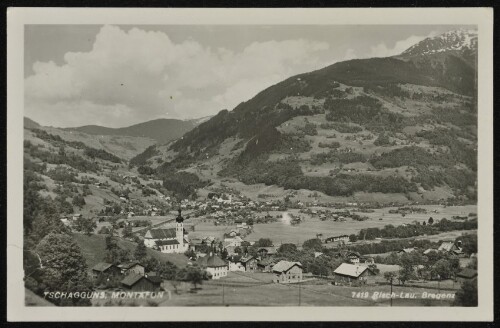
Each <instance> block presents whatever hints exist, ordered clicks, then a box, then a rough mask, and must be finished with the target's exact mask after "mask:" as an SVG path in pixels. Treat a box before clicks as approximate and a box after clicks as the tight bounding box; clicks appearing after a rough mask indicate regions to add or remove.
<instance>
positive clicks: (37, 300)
mask: <svg viewBox="0 0 500 328" xmlns="http://www.w3.org/2000/svg"><path fill="white" fill-rule="evenodd" d="M24 301H25V304H26V306H55V305H54V304H52V303H50V302H49V301H47V300H46V299H44V298H43V297H40V296H38V295H37V294H35V293H33V292H32V291H31V290H29V289H27V288H25V289H24Z"/></svg>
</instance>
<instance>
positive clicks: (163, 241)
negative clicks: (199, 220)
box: [144, 209, 189, 254]
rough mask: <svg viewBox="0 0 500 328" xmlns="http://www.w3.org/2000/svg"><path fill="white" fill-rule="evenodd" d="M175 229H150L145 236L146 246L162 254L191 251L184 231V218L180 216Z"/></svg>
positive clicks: (176, 220)
mask: <svg viewBox="0 0 500 328" xmlns="http://www.w3.org/2000/svg"><path fill="white" fill-rule="evenodd" d="M175 222H176V223H175V228H166V229H165V228H163V229H150V230H148V231H147V232H146V234H145V235H144V245H146V246H147V247H149V248H157V249H159V250H160V251H161V252H162V253H169V254H172V253H177V254H178V253H185V252H186V251H187V250H188V249H189V241H188V240H187V238H186V236H185V235H187V232H186V230H184V218H183V217H182V216H181V210H180V209H179V215H178V216H177V218H176V219H175Z"/></svg>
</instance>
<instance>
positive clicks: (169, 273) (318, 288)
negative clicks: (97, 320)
mask: <svg viewBox="0 0 500 328" xmlns="http://www.w3.org/2000/svg"><path fill="white" fill-rule="evenodd" d="M89 10H90V13H91V12H92V11H91V10H92V9H87V11H89ZM116 10H117V11H119V9H116ZM123 10H125V9H123ZM129 10H130V9H129ZM170 10H171V11H175V10H174V9H170ZM415 10H416V13H417V9H415ZM428 10H429V11H432V10H431V9H428ZM436 10H437V9H436ZM463 10H464V14H463V15H462V16H457V19H456V20H454V21H453V22H450V20H449V19H443V20H441V21H440V20H439V19H435V18H432V17H435V16H432V15H430V18H429V19H432V21H430V22H425V21H422V22H421V23H420V24H419V23H416V20H415V19H414V20H411V19H410V20H408V23H406V24H405V23H401V22H399V21H398V20H396V22H395V23H391V24H387V25H385V24H384V25H382V24H380V23H376V22H375V20H373V19H367V20H366V21H363V22H361V18H357V19H358V21H356V20H354V21H352V22H351V23H345V21H344V23H342V20H339V21H340V22H341V23H337V22H331V23H325V22H324V20H322V18H321V17H323V16H321V15H320V14H321V13H319V14H318V17H319V18H318V19H319V21H318V22H317V23H315V22H314V21H311V22H309V23H307V24H306V23H304V22H301V21H298V22H297V23H295V24H294V23H293V22H291V21H290V20H286V19H285V22H284V23H279V24H278V23H273V22H272V20H266V19H265V18H263V19H262V23H261V21H259V20H258V21H257V22H256V23H252V24H248V23H246V21H245V19H243V18H242V22H241V23H240V24H238V23H237V22H235V21H234V19H232V18H228V21H227V23H221V22H223V21H224V19H225V15H223V14H221V13H219V16H215V15H214V14H213V12H211V11H210V10H205V11H203V10H199V12H200V11H201V13H200V14H199V15H200V16H201V17H209V18H211V19H212V23H210V22H208V20H207V22H205V21H203V20H201V21H195V18H194V17H196V15H194V16H193V19H192V22H191V23H189V20H177V21H175V22H173V23H172V22H169V20H168V19H165V20H163V21H162V20H159V19H157V18H154V17H158V16H154V15H152V16H151V17H153V16H154V17H153V18H151V20H150V21H148V16H147V15H142V16H141V17H142V21H139V20H137V19H130V20H129V21H124V19H123V18H121V19H118V20H113V19H112V16H110V19H109V20H108V21H99V22H95V21H93V20H88V21H84V20H78V19H76V20H75V21H74V22H73V23H72V22H70V21H68V20H67V19H63V21H62V23H61V22H57V23H50V20H48V19H47V20H37V19H34V20H33V22H30V21H27V20H24V21H23V23H22V24H18V25H19V26H18V27H16V31H17V34H15V35H14V36H13V37H11V38H10V39H9V40H8V41H9V42H11V41H12V42H11V43H9V46H13V45H12V43H14V41H13V38H14V37H17V36H19V38H21V39H18V40H16V47H20V49H21V50H22V51H20V52H19V53H18V54H19V56H16V58H15V60H16V64H13V65H12V67H14V68H13V70H15V73H12V72H11V73H12V75H9V78H10V77H11V76H14V74H15V78H14V79H12V80H9V81H13V82H12V83H11V82H9V85H8V87H9V88H10V89H9V91H8V92H9V94H8V95H9V99H11V100H12V99H14V98H15V99H16V100H18V102H17V103H16V106H11V105H10V103H9V104H8V113H9V115H10V114H11V113H14V112H15V114H12V115H15V116H16V117H17V118H16V120H17V121H15V122H16V123H15V124H19V125H18V127H17V128H16V127H14V126H13V125H10V126H9V128H10V127H12V128H13V129H11V131H10V132H9V133H11V132H12V130H14V129H16V130H17V132H12V133H16V134H15V135H14V136H13V137H11V135H10V134H9V138H10V139H9V140H8V141H9V155H8V156H9V160H10V159H12V157H17V156H20V157H19V158H17V160H16V162H11V163H14V165H10V167H9V170H11V169H12V170H14V168H12V166H16V168H15V170H16V171H15V172H16V178H15V181H12V180H13V179H14V178H13V177H14V175H12V176H11V175H10V173H9V179H11V180H10V182H9V186H10V185H11V183H12V184H16V187H15V190H14V189H10V190H12V193H11V191H10V190H9V195H8V197H10V198H9V206H11V204H12V205H13V206H15V207H16V208H17V212H16V213H19V215H20V216H19V217H17V215H16V217H13V216H12V215H10V214H9V217H8V222H9V224H10V223H11V222H13V221H16V225H18V226H19V229H17V228H16V230H15V233H16V234H15V235H14V232H13V233H12V234H10V232H9V238H12V239H10V241H9V242H8V245H16V249H15V250H13V251H12V253H9V263H11V262H10V261H11V259H12V258H13V257H14V256H15V257H16V263H18V264H15V266H16V267H17V265H19V271H16V272H19V273H20V274H19V275H18V276H17V277H16V278H15V283H16V284H17V285H16V286H18V287H16V291H15V292H16V294H18V295H16V298H17V299H19V300H21V301H20V302H22V304H20V305H19V306H20V307H22V308H24V309H27V310H26V312H29V311H40V310H41V312H43V311H45V310H49V311H51V310H52V309H54V311H55V309H57V311H61V313H63V312H62V311H64V310H65V309H68V310H69V308H73V309H78V310H80V309H85V308H91V309H92V310H95V311H100V312H99V313H106V311H108V310H110V308H116V309H119V308H123V307H126V308H127V309H126V311H127V312H130V313H133V312H135V309H138V310H140V309H141V308H153V307H164V308H167V309H165V310H162V311H163V313H170V312H165V311H169V310H168V308H169V307H175V308H176V309H177V308H189V307H191V310H189V309H188V311H189V312H190V313H191V314H192V315H194V314H195V312H193V311H194V308H192V307H196V308H197V309H198V308H200V309H202V308H203V307H210V308H213V309H215V310H217V308H221V310H222V309H224V311H230V309H232V308H241V307H246V308H249V307H259V308H261V307H266V308H269V309H270V311H273V310H272V309H273V308H275V309H285V311H288V312H290V311H291V312H294V311H296V310H298V309H302V308H312V307H315V308H321V309H323V310H325V311H326V310H328V309H330V308H335V311H337V313H338V312H342V311H346V310H347V311H349V309H350V308H358V309H359V307H363V311H365V309H369V308H373V307H376V308H377V309H382V310H383V311H386V312H383V313H392V312H394V313H399V311H400V310H398V309H402V310H403V309H405V308H409V307H413V308H420V307H426V311H432V310H439V311H448V312H443V313H448V314H450V313H452V312H451V311H456V312H457V313H460V312H463V313H468V312H467V311H469V310H470V311H478V310H479V308H480V306H483V307H486V308H485V310H492V308H493V304H492V303H491V304H488V300H489V301H491V302H492V299H491V300H490V299H489V298H487V297H486V296H488V297H489V296H491V290H486V289H491V288H490V287H488V288H486V287H487V286H492V283H493V281H492V276H491V272H490V271H489V269H484V271H483V272H482V271H481V270H482V268H483V267H482V266H485V265H489V266H490V268H491V267H492V263H491V261H492V251H493V249H492V248H489V247H491V245H492V238H493V237H492V227H493V224H492V222H493V217H492V215H493V210H492V203H491V202H490V201H491V199H490V197H491V194H492V191H493V189H492V182H491V180H492V171H490V170H491V169H492V154H491V153H492V149H490V148H491V147H492V146H491V143H492V139H491V138H492V133H490V132H491V131H492V118H493V117H492V91H491V90H492V89H491V88H492V80H491V81H490V80H488V78H487V77H488V76H490V75H488V74H491V67H492V66H489V67H490V70H489V72H487V70H484V69H482V70H480V69H479V67H488V65H492V62H490V61H489V60H490V59H491V58H492V55H493V53H492V39H491V35H492V23H491V22H492V11H491V12H490V11H488V10H487V9H485V10H484V11H480V10H479V9H473V8H469V9H463ZM73 11H75V10H74V9H73ZM82 11H83V10H82ZM167 11H168V10H167ZM219 11H220V10H219ZM248 11H249V14H250V17H251V14H252V12H251V10H248ZM266 11H270V10H266V9H261V12H262V14H266ZM331 11H332V12H333V14H335V10H334V9H331ZM468 11H469V12H468ZM41 12H42V13H43V12H44V11H41ZM146 12H147V11H146ZM272 12H274V13H276V12H279V10H276V9H275V10H274V11H272ZM282 12H283V14H284V17H286V10H285V9H282ZM375 12H377V13H378V14H382V15H383V14H384V11H383V9H379V10H375V9H373V13H375ZM34 13H38V12H36V11H35V12H34ZM370 13H371V12H368V14H370ZM418 13H419V14H418V15H423V12H422V10H420V11H418ZM182 14H183V13H182V12H179V15H180V16H178V17H185V16H188V15H184V16H182ZM236 14H237V13H235V15H236ZM238 14H241V10H240V11H238ZM346 14H350V15H351V16H352V17H356V16H355V15H353V14H354V13H353V12H349V13H346ZM389 14H390V12H389V10H387V15H388V17H392V16H390V15H389ZM418 15H416V16H417V17H418ZM35 16H36V15H35ZM55 16H56V17H58V16H57V12H56V15H55ZM227 16H228V17H232V16H231V15H227ZM268 16H272V15H268ZM268 16H263V17H268ZM372 16H373V15H372ZM424 16H425V15H423V16H422V17H424ZM16 17H19V16H15V15H12V16H11V17H9V19H11V22H12V21H14V22H15V21H16ZM26 17H28V16H26ZM47 17H49V16H48V13H47ZM85 17H87V16H85ZM98 17H102V16H98ZM120 17H121V16H120ZM214 17H219V18H218V19H220V21H219V22H217V20H214ZM293 17H295V16H293ZM306 17H314V16H313V15H306ZM460 17H464V19H463V20H460ZM466 17H469V18H470V19H465V18H466ZM368 18H369V17H368ZM41 21H43V22H41ZM487 21H489V22H490V23H491V24H490V25H488V23H487ZM480 22H481V23H480ZM485 22H486V23H485ZM480 24H485V25H480ZM12 25H14V24H12ZM13 30H14V29H13ZM11 35H12V34H11ZM481 47H483V48H481ZM479 49H486V52H485V51H484V50H483V52H482V53H481V51H480V50H479ZM9 51H10V50H9ZM11 58H12V57H9V61H10V59H11ZM481 65H486V66H481ZM18 68H19V70H18ZM9 74H10V73H9ZM480 74H486V77H485V75H482V76H483V79H481V75H480ZM14 85H15V87H16V89H15V91H12V90H13V88H11V87H12V86H14ZM481 101H483V104H484V105H481V104H482V103H481ZM11 120H14V119H13V118H12V119H11ZM481 121H482V122H481ZM12 122H14V121H9V123H8V124H11V123H12ZM480 122H481V123H480ZM12 124H14V123H12ZM481 133H485V134H486V135H485V136H483V135H482V134H481ZM13 138H16V142H15V143H14V142H11V141H12V140H14V139H13ZM488 147H489V148H488ZM21 149H22V150H21ZM485 149H486V150H485ZM10 151H13V153H10ZM481 152H482V153H481ZM12 154H14V155H12ZM482 155H484V157H482ZM490 161H491V162H490ZM12 172H14V171H12ZM481 175H485V176H486V178H484V179H482V180H481V179H479V176H481ZM21 179H22V180H21ZM21 181H22V184H21ZM488 188H491V190H490V189H488ZM14 191H15V192H17V194H16V195H15V194H14ZM14 198H15V199H16V202H15V203H14V201H12V202H11V200H12V199H14ZM482 202H483V203H482ZM14 204H15V205H14ZM481 204H485V205H484V206H482V205H481ZM18 205H19V206H18ZM9 213H10V212H9ZM10 228H11V226H9V229H10ZM9 231H11V230H9ZM18 232H19V234H17V233H18ZM14 238H15V239H14ZM8 251H10V249H8ZM11 254H15V255H11ZM486 262H488V263H486ZM9 265H10V264H9ZM12 267H14V264H12ZM486 268H488V267H486ZM16 270H17V269H16ZM9 274H10V273H9ZM16 275H17V273H16ZM9 287H10V286H9ZM482 289H485V290H484V291H482ZM9 293H10V291H9ZM481 293H486V294H485V295H486V296H485V298H484V299H485V300H486V302H484V301H483V302H482V303H481V301H480V300H481V297H480V295H481ZM16 304H17V303H16ZM105 307H106V309H104V308H105ZM132 307H133V308H132ZM343 308H345V309H346V310H342V309H343ZM490 308H491V309H490ZM37 309H38V310H37ZM286 309H288V310H286ZM172 310H173V309H172ZM402 310H401V311H402ZM121 311H122V312H123V309H122V310H121ZM243 311H244V310H243ZM354 311H355V312H350V313H351V314H352V313H356V312H357V311H358V310H354ZM410 311H411V310H410ZM439 311H437V312H432V313H434V314H436V315H438V314H439ZM33 313H38V312H33ZM159 313H161V311H159ZM268 313H269V312H268ZM271 313H272V312H271ZM429 313H431V312H429ZM471 313H479V312H471ZM485 313H487V314H488V313H489V312H488V311H486V312H485ZM491 313H492V312H491ZM103 315H104V314H103ZM253 315H254V316H255V315H257V316H258V314H257V312H255V313H254V314H253ZM491 315H492V314H491ZM413 317H415V315H413ZM457 318H459V316H458V317H457ZM484 318H489V317H488V315H486V316H485V317H484ZM21 319H22V318H21ZM254 319H256V318H254ZM330 319H331V318H330ZM407 319H410V318H407ZM415 319H417V320H421V319H422V318H413V320H415ZM56 320H57V319H56ZM160 320H162V319H161V318H160ZM163 320H169V318H164V319H163ZM190 320H193V319H190ZM215 320H222V319H215ZM447 320H453V317H447ZM476 320H481V317H480V316H477V317H476Z"/></svg>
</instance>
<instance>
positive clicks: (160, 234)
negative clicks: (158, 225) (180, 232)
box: [149, 228, 177, 239]
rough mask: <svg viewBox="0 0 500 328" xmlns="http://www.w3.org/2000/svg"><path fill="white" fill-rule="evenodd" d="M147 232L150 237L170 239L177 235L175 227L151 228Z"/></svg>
mask: <svg viewBox="0 0 500 328" xmlns="http://www.w3.org/2000/svg"><path fill="white" fill-rule="evenodd" d="M149 233H150V234H151V238H153V239H171V238H175V237H176V236H177V235H176V232H175V228H168V229H151V230H149Z"/></svg>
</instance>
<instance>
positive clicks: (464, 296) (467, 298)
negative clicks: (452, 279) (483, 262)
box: [453, 279, 478, 306]
mask: <svg viewBox="0 0 500 328" xmlns="http://www.w3.org/2000/svg"><path fill="white" fill-rule="evenodd" d="M477 299H478V296H477V279H473V280H470V281H465V282H464V283H463V284H462V286H461V288H460V289H459V290H458V291H457V293H456V294H455V301H454V302H453V305H455V306H477V304H478V300H477Z"/></svg>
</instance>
